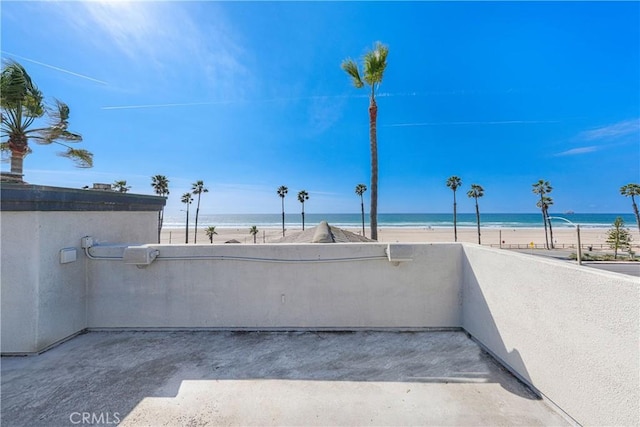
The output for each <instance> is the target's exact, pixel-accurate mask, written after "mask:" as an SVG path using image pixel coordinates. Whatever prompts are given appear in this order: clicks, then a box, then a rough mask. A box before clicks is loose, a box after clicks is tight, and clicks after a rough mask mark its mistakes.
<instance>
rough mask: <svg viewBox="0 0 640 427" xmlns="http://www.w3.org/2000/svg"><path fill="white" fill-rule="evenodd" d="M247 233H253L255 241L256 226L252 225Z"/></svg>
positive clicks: (254, 240) (254, 241)
mask: <svg viewBox="0 0 640 427" xmlns="http://www.w3.org/2000/svg"><path fill="white" fill-rule="evenodd" d="M249 234H253V243H254V244H255V243H256V235H257V234H258V227H256V226H255V225H252V226H251V228H250V229H249Z"/></svg>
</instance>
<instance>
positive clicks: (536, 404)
mask: <svg viewBox="0 0 640 427" xmlns="http://www.w3.org/2000/svg"><path fill="white" fill-rule="evenodd" d="M1 374H2V376H1V380H2V389H1V390H2V397H1V404H2V406H1V408H2V412H1V424H2V425H6V426H26V425H29V426H67V425H87V424H94V425H96V424H102V425H105V424H111V425H114V424H117V423H121V424H120V425H124V426H139V425H153V426H161V425H166V426H174V425H198V426H200V425H439V426H445V425H456V426H459V425H496V426H497V425H510V426H515V425H526V426H535V425H567V423H566V421H565V420H564V419H563V418H562V417H561V416H560V415H559V414H557V413H556V412H554V411H553V410H552V409H551V408H550V407H548V406H547V405H546V404H545V403H544V402H543V401H542V400H540V399H538V398H537V397H536V396H535V394H533V393H532V392H531V391H530V390H529V389H528V388H527V387H526V386H524V385H523V384H522V383H520V382H519V381H518V380H516V379H515V378H514V377H513V376H511V375H510V374H509V373H508V372H506V371H505V370H504V368H503V367H502V366H501V365H499V364H498V363H497V362H496V361H495V360H494V359H493V358H491V357H490V356H488V355H487V354H486V353H484V352H483V351H482V350H481V348H480V347H479V346H478V345H477V344H476V343H475V342H473V341H472V340H470V339H469V338H467V336H466V334H465V333H464V332H459V331H446V332H404V333H394V332H351V333H349V332H343V333H337V332H246V333H242V332H208V331H195V332H90V333H87V334H84V335H80V336H78V337H76V338H74V339H72V340H70V341H68V342H65V343H63V344H61V345H59V346H57V347H55V348H53V349H51V350H49V351H48V352H46V353H44V354H41V355H38V356H29V357H3V358H2V366H1Z"/></svg>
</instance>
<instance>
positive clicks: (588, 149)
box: [555, 145, 598, 157]
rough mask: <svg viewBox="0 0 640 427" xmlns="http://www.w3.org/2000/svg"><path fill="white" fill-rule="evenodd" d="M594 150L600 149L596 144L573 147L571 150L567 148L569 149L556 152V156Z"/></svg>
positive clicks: (573, 154)
mask: <svg viewBox="0 0 640 427" xmlns="http://www.w3.org/2000/svg"><path fill="white" fill-rule="evenodd" d="M594 151H598V147H596V146H595V145H591V146H588V147H578V148H572V149H571V150H567V151H563V152H561V153H557V154H555V156H556V157H560V156H575V155H577V154H586V153H593V152H594Z"/></svg>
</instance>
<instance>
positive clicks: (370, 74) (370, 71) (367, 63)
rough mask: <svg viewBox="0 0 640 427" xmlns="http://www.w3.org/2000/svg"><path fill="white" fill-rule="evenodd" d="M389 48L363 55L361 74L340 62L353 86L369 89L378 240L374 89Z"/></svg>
mask: <svg viewBox="0 0 640 427" xmlns="http://www.w3.org/2000/svg"><path fill="white" fill-rule="evenodd" d="M388 54H389V48H388V47H387V46H385V45H383V44H382V43H380V42H376V44H375V46H374V47H373V49H372V50H370V51H368V52H367V53H365V55H364V58H363V59H362V73H360V69H359V68H358V64H357V63H356V61H354V60H353V59H351V58H347V59H345V60H344V61H342V69H343V70H344V71H345V72H346V73H347V74H348V75H349V76H350V77H351V79H352V81H353V85H354V86H355V87H356V88H358V89H360V88H362V87H364V86H365V84H366V85H367V86H370V87H371V94H370V96H369V141H370V144H371V210H370V212H369V216H370V217H371V238H372V239H373V240H378V136H377V129H376V126H377V118H378V104H377V103H376V96H375V94H376V89H377V88H378V87H379V86H380V84H381V83H382V78H383V75H384V70H385V69H386V68H387V55H388Z"/></svg>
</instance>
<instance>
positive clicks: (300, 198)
mask: <svg viewBox="0 0 640 427" xmlns="http://www.w3.org/2000/svg"><path fill="white" fill-rule="evenodd" d="M307 200H309V193H307V192H306V191H305V190H300V191H298V201H299V202H300V203H301V204H302V231H304V202H305V201H307ZM254 243H255V242H254Z"/></svg>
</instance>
